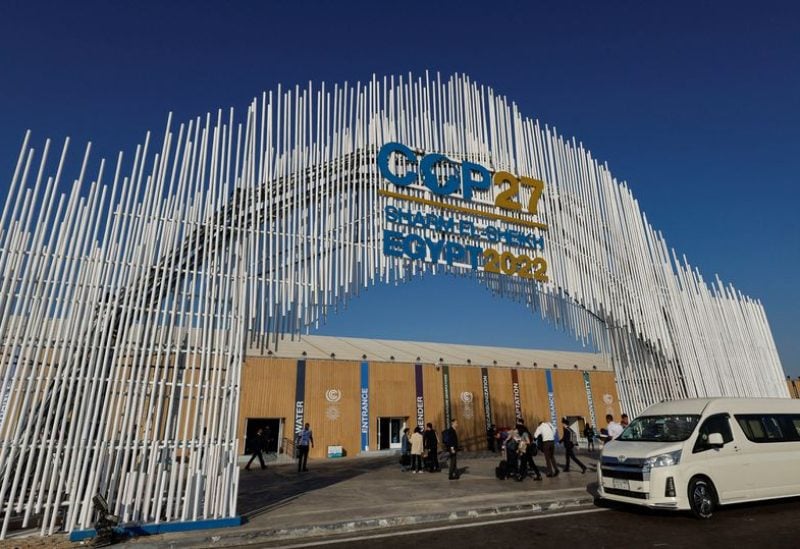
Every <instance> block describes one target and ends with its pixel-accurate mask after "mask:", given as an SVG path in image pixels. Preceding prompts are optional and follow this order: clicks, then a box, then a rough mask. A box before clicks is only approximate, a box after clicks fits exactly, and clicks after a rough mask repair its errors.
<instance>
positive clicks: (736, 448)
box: [733, 444, 739, 452]
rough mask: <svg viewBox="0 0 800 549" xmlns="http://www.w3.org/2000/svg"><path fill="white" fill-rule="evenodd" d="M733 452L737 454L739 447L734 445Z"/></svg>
mask: <svg viewBox="0 0 800 549" xmlns="http://www.w3.org/2000/svg"><path fill="white" fill-rule="evenodd" d="M733 451H734V452H738V451H739V447H738V446H736V445H735V444H734V445H733Z"/></svg>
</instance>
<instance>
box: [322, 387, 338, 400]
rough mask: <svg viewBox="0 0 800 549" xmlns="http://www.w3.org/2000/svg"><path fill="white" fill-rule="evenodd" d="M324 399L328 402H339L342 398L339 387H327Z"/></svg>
mask: <svg viewBox="0 0 800 549" xmlns="http://www.w3.org/2000/svg"><path fill="white" fill-rule="evenodd" d="M325 400H327V401H328V402H339V401H340V400H342V392H341V391H340V390H339V389H328V390H327V391H325Z"/></svg>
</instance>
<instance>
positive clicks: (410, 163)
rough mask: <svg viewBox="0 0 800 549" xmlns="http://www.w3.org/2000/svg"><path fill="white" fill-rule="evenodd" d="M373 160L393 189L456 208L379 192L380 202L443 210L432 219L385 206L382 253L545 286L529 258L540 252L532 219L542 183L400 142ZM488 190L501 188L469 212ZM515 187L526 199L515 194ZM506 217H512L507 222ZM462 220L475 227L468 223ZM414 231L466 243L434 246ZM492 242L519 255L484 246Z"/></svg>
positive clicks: (539, 265) (538, 262)
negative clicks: (415, 191)
mask: <svg viewBox="0 0 800 549" xmlns="http://www.w3.org/2000/svg"><path fill="white" fill-rule="evenodd" d="M377 162H378V169H379V171H380V174H381V176H382V177H383V178H384V179H385V180H386V181H388V182H389V183H391V184H392V185H394V186H395V187H396V188H398V189H404V188H407V187H410V186H411V185H417V186H421V187H422V188H424V189H427V190H428V191H429V192H430V193H431V194H432V195H434V196H433V197H432V198H436V197H450V198H455V199H457V200H459V201H460V202H462V203H463V205H459V204H450V203H444V202H441V201H435V200H430V199H426V198H424V197H420V196H415V195H410V194H406V193H403V192H393V191H387V190H381V191H379V193H378V194H379V195H381V196H385V197H389V198H394V199H398V200H403V201H407V202H409V203H410V204H421V205H427V206H433V207H434V208H437V209H441V210H442V211H446V212H448V213H443V214H441V215H440V214H434V213H430V212H426V211H422V210H419V209H417V210H414V209H413V206H409V208H408V209H406V208H402V207H398V206H396V205H394V204H390V205H387V206H386V208H385V210H384V214H385V218H386V220H387V222H389V223H390V224H392V225H393V229H384V232H383V237H384V246H383V252H384V254H386V255H389V256H394V257H405V258H408V259H413V260H422V261H428V262H431V263H440V262H441V261H443V262H444V263H446V264H448V265H454V264H456V265H463V266H467V267H469V268H471V269H473V270H478V269H479V268H482V270H484V271H486V272H492V273H498V274H504V275H509V276H518V277H520V278H528V279H531V280H535V281H538V282H547V281H548V276H547V261H546V260H545V259H544V258H543V257H539V256H537V255H535V254H536V252H541V251H544V237H543V236H541V233H540V232H538V231H544V230H547V225H545V224H543V223H540V222H539V221H535V220H533V217H535V216H536V215H537V213H538V211H539V201H540V199H541V197H542V193H543V191H544V187H545V185H544V182H543V181H541V180H539V179H534V178H532V177H525V176H516V175H514V174H512V173H509V172H505V171H499V172H494V173H493V172H491V171H490V170H489V169H488V168H486V167H485V166H482V165H480V164H477V163H475V162H468V161H466V160H465V161H461V162H458V161H455V160H452V159H449V158H447V157H446V156H445V155H443V154H439V153H427V154H424V153H421V152H417V151H414V150H412V149H411V148H409V147H407V146H405V145H403V144H401V143H386V144H385V145H383V147H381V149H380V151H379V152H378V157H377ZM493 186H494V187H499V188H502V189H503V190H502V191H501V192H500V193H498V194H497V196H496V197H495V199H494V206H495V209H494V211H491V210H486V209H485V208H483V209H478V208H475V207H474V201H473V199H474V198H475V196H476V195H479V194H481V193H486V192H488V191H489V190H490V189H491V188H492V187H493ZM522 189H524V190H525V191H524V194H525V195H527V200H526V199H525V198H523V197H521V195H520V191H521V190H522ZM483 204H485V203H483ZM506 212H514V213H517V214H520V215H518V216H517V217H512V216H510V215H508V213H506ZM464 216H472V217H477V218H481V220H482V221H481V222H475V221H472V220H470V219H466V218H464ZM395 228H396V229H397V230H395ZM420 229H422V230H434V231H436V232H438V233H444V234H445V235H447V234H450V235H456V236H458V237H460V238H462V239H467V240H468V241H470V242H471V244H466V245H465V244H461V243H460V242H456V241H453V240H448V239H444V238H442V239H440V240H434V239H432V238H429V237H426V236H422V235H419V234H416V233H415V232H414V231H415V230H420ZM499 243H502V244H505V245H506V246H511V247H514V248H516V249H520V250H522V253H520V254H516V253H513V252H511V251H505V252H502V253H501V252H499V251H498V250H497V249H495V248H494V247H491V245H492V244H499Z"/></svg>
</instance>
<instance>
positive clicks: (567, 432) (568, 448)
mask: <svg viewBox="0 0 800 549" xmlns="http://www.w3.org/2000/svg"><path fill="white" fill-rule="evenodd" d="M561 423H562V424H563V425H564V436H563V437H561V444H563V445H564V451H565V453H566V455H567V462H566V463H565V464H564V472H565V473H569V462H570V460H572V461H574V462H575V464H576V465H577V466H578V467H580V468H581V473H586V465H584V464H583V463H581V460H579V459H578V458H577V457H576V456H575V447H576V446H577V444H576V443H575V441H576V440H578V435H576V434H575V431H573V430H572V429H571V428H570V426H569V420H568V419H567V418H561Z"/></svg>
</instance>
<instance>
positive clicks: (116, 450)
mask: <svg viewBox="0 0 800 549" xmlns="http://www.w3.org/2000/svg"><path fill="white" fill-rule="evenodd" d="M154 141H158V140H153V139H151V137H150V135H149V134H148V136H147V138H146V139H145V141H144V143H143V144H142V145H141V146H139V147H138V148H137V149H136V151H134V154H133V155H132V158H128V157H126V159H125V160H124V161H123V156H122V154H120V156H119V157H118V158H117V159H116V162H115V163H114V164H113V165H110V166H109V165H106V164H105V162H100V163H99V165H98V163H97V162H94V161H93V160H92V159H91V156H90V154H89V153H90V147H87V148H86V150H85V152H84V155H83V163H82V168H81V170H80V173H79V175H78V176H77V178H76V179H75V180H74V181H68V180H67V179H66V177H65V176H64V173H63V165H64V161H65V157H66V154H67V148H68V147H67V143H65V144H64V147H63V149H62V151H61V153H60V154H59V153H56V156H57V157H55V158H54V155H53V153H52V152H51V151H50V142H49V141H47V142H46V143H45V145H44V147H43V149H42V150H38V149H34V148H33V147H32V146H31V143H30V140H29V138H28V137H27V136H26V138H25V142H24V144H23V146H22V150H21V152H20V155H19V162H18V164H17V167H16V170H15V172H14V174H13V176H12V180H11V182H10V186H9V194H8V198H7V200H6V203H5V207H4V208H3V212H2V218H0V272H2V280H0V310H1V311H2V315H0V338H2V346H1V347H0V396H2V401H1V404H0V406H1V407H0V441H1V443H2V445H1V446H0V504H2V512H1V513H0V516H2V517H3V519H2V530H0V537H4V536H5V535H6V534H7V532H8V529H9V527H10V525H11V524H12V523H13V522H15V521H16V522H19V523H21V524H22V525H24V526H29V525H31V524H32V523H33V521H34V520H37V521H40V524H41V532H42V533H43V534H47V533H52V532H54V531H55V530H56V529H58V528H64V529H66V530H69V531H72V530H76V529H82V528H87V527H89V526H90V525H91V523H92V514H93V513H92V497H93V496H94V495H95V494H98V493H99V494H102V495H103V496H105V498H106V499H107V500H108V502H109V505H110V507H111V509H112V511H113V512H114V513H116V514H118V515H120V516H121V517H122V520H124V521H126V522H127V521H139V522H142V523H147V522H171V521H196V520H203V519H209V518H223V517H232V516H235V515H236V495H237V485H238V482H239V469H238V465H237V455H236V454H237V440H236V426H237V415H238V406H239V382H240V376H241V366H242V362H243V359H244V354H245V352H246V351H247V349H248V348H253V347H261V348H263V347H264V346H265V345H267V344H268V343H269V341H270V338H273V339H275V338H279V337H280V336H282V335H283V334H297V333H300V332H301V331H303V330H304V329H306V328H308V327H313V326H316V325H318V324H319V323H320V322H324V321H325V319H326V317H327V316H328V315H331V314H334V313H335V312H336V311H337V310H338V308H339V307H341V306H342V305H343V304H344V303H345V302H346V301H347V300H348V299H350V298H352V297H353V296H356V295H358V294H359V292H360V291H362V290H363V289H365V288H368V287H369V286H372V285H376V284H396V283H399V282H404V281H408V280H410V279H413V278H415V277H418V276H422V275H435V274H450V275H457V276H466V277H473V278H474V279H476V280H477V281H478V282H479V283H480V284H482V285H484V286H486V287H487V288H488V289H489V290H490V291H492V292H494V293H495V294H497V295H498V296H502V297H505V298H510V299H513V300H516V301H519V302H522V303H524V304H525V305H526V306H527V307H529V308H530V309H531V311H532V312H533V313H535V314H537V315H540V316H541V317H542V318H544V319H547V320H548V321H549V322H551V323H552V324H553V325H555V326H556V327H560V328H563V329H566V330H569V331H570V332H571V333H573V334H575V336H576V337H577V338H578V339H579V340H581V341H583V342H584V343H587V344H590V345H592V346H593V347H594V348H596V349H598V350H601V351H603V352H606V353H608V354H609V355H610V356H611V359H612V361H613V365H614V368H615V371H616V376H617V384H618V390H619V394H620V397H621V399H622V401H623V403H624V406H625V407H626V409H627V410H628V411H629V412H630V413H632V414H635V413H637V412H639V411H641V410H642V409H643V408H644V407H645V406H647V405H649V404H650V403H653V402H656V401H659V400H662V399H671V398H682V397H695V396H697V397H701V396H716V395H726V396H780V397H786V396H788V393H787V388H786V384H785V383H784V374H783V371H782V368H781V364H780V360H779V358H778V355H777V352H776V349H775V344H774V342H773V338H772V334H771V332H770V328H769V324H768V322H767V318H766V316H765V313H764V309H763V307H762V306H761V304H760V303H759V302H758V301H757V300H754V299H751V298H749V297H747V296H744V295H742V294H741V293H740V292H738V291H737V290H736V289H734V288H733V287H732V286H730V285H727V284H723V283H722V282H721V281H720V280H719V279H714V280H711V281H707V280H706V279H705V278H703V277H702V275H701V274H700V273H699V272H698V271H697V269H695V268H694V267H692V266H691V265H690V264H689V263H688V261H687V260H686V258H684V257H681V256H679V255H678V254H677V253H676V252H675V251H674V250H672V249H670V248H669V247H668V246H667V244H666V241H665V240H664V238H663V236H662V235H661V233H660V232H659V231H658V230H656V229H655V228H653V227H652V226H651V225H650V224H649V223H648V221H647V219H646V217H645V215H644V214H643V212H642V211H641V210H640V208H639V204H638V202H637V201H636V199H635V198H634V196H633V194H632V193H631V191H630V189H629V188H628V186H627V185H626V184H625V183H623V182H620V181H618V180H616V179H615V178H614V177H613V176H612V174H611V172H610V171H609V170H608V168H607V167H606V166H605V165H604V164H602V163H599V162H598V161H597V160H596V159H594V158H593V157H592V155H591V153H590V152H589V151H588V150H586V149H585V148H584V147H583V146H582V145H581V144H579V143H576V142H575V141H574V140H569V139H564V138H563V137H561V136H560V135H558V133H557V132H556V130H555V129H554V128H550V127H547V126H542V125H540V124H539V122H538V121H536V120H534V119H531V118H528V117H526V116H524V115H523V113H521V112H519V110H518V108H517V106H516V105H515V104H513V103H511V102H510V101H509V100H508V99H506V98H505V97H503V96H501V95H498V94H496V93H495V92H494V91H493V90H492V89H491V88H489V87H486V86H483V85H480V84H478V83H475V82H473V81H472V80H470V78H468V77H466V76H463V75H455V76H452V77H450V78H446V79H442V78H441V76H440V75H432V74H425V75H423V76H421V77H414V76H412V75H407V76H400V77H386V78H380V79H379V78H376V77H373V78H372V79H370V80H368V81H366V82H359V83H356V84H344V85H340V84H337V85H333V86H331V85H326V84H321V85H314V84H311V83H309V84H308V85H307V86H304V87H299V86H298V87H294V88H291V89H284V88H280V87H279V88H278V89H277V90H276V91H273V92H269V93H265V94H263V95H262V96H261V97H258V98H255V99H254V100H253V102H252V104H251V105H250V107H249V108H248V110H247V113H246V115H245V116H244V118H237V117H236V116H235V114H234V112H233V110H231V111H228V112H223V111H220V112H217V113H216V114H214V115H211V114H209V115H207V116H205V117H198V118H197V119H195V120H191V121H189V122H187V123H183V124H180V125H178V126H177V127H176V126H175V125H174V124H173V123H172V120H171V119H170V120H169V121H168V123H167V126H166V129H165V130H164V132H163V134H161V136H160V141H158V142H157V143H154ZM497 329H502V326H501V325H499V326H497ZM42 456H49V457H48V459H43V458H42Z"/></svg>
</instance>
